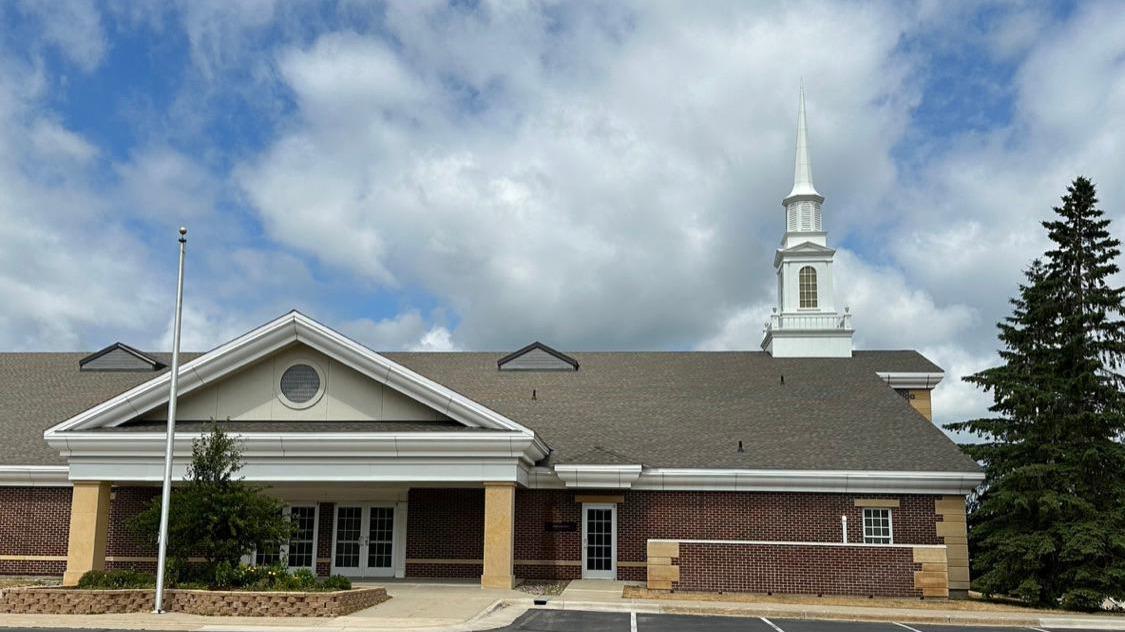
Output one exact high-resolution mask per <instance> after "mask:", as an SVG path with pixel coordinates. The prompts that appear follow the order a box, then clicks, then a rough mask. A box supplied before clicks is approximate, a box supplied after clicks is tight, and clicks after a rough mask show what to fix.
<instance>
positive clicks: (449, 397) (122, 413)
mask: <svg viewBox="0 0 1125 632" xmlns="http://www.w3.org/2000/svg"><path fill="white" fill-rule="evenodd" d="M293 342H301V343H304V344H306V345H308V346H310V347H312V348H313V349H316V350H317V351H320V352H321V353H324V354H325V355H327V356H329V357H331V358H333V359H335V360H337V361H339V362H341V363H343V364H345V365H347V366H349V367H351V368H353V369H355V370H357V371H359V372H360V373H363V374H364V375H367V376H368V377H370V378H372V379H374V380H376V381H377V382H379V383H381V384H384V385H386V386H389V387H390V388H393V389H395V390H397V391H399V392H402V393H403V394H405V395H407V396H408V397H411V398H414V399H416V400H418V401H420V402H422V403H423V404H426V405H427V406H429V407H431V408H433V409H435V410H437V411H439V412H441V413H443V414H446V415H448V416H449V417H450V418H452V419H454V420H456V421H459V422H461V423H463V424H465V425H466V426H470V427H478V428H489V429H494V430H511V431H515V432H521V433H525V434H528V435H531V434H533V433H532V431H531V430H529V429H528V428H526V427H524V426H521V425H520V424H518V423H516V422H515V421H512V420H511V419H508V418H507V417H505V416H503V415H501V414H500V413H497V412H495V411H493V410H491V409H489V408H486V407H485V406H482V405H481V404H479V403H477V402H474V401H472V400H471V399H469V398H467V397H465V396H464V395H461V394H460V393H457V392H456V391H454V390H452V389H449V388H446V387H444V386H442V385H440V384H438V383H437V382H434V381H433V380H430V379H429V378H426V377H424V376H422V375H420V374H418V373H415V372H414V371H411V370H410V369H408V368H406V367H404V366H402V365H400V364H398V363H396V362H393V361H391V360H389V359H387V358H385V357H383V356H381V355H379V354H378V353H375V352H374V351H372V350H371V349H368V348H367V347H365V346H363V345H361V344H359V343H358V342H355V341H354V340H351V339H349V338H347V337H346V336H343V335H342V334H340V333H338V332H336V331H333V330H332V329H330V328H329V327H326V326H324V325H322V324H320V323H318V322H316V321H315V320H313V319H311V318H309V317H307V316H305V315H304V314H301V313H300V312H296V311H293V312H290V313H288V314H285V315H284V316H281V317H280V318H276V319H274V320H272V321H270V322H268V323H266V324H265V325H262V326H261V327H258V328H257V329H254V330H252V331H250V332H247V333H246V334H243V335H242V336H239V337H238V338H236V339H234V340H232V341H230V342H228V343H226V344H224V345H222V346H220V347H218V348H216V349H214V350H212V351H209V352H207V353H205V354H204V355H202V356H200V357H198V358H196V359H194V360H192V361H191V362H188V363H186V364H184V365H183V366H182V367H181V368H180V379H179V391H180V395H181V396H183V395H187V394H188V393H191V392H192V391H194V390H195V389H197V388H200V387H202V386H204V385H206V384H210V383H212V382H215V381H216V380H219V379H221V378H223V377H224V376H226V375H228V374H230V373H231V372H233V371H236V370H238V369H240V368H242V367H244V366H247V365H249V364H251V363H253V362H255V361H256V360H259V359H261V358H262V357H264V356H266V355H269V354H270V353H273V352H274V351H277V350H278V349H281V348H282V347H284V346H286V345H288V344H291V343H293ZM170 380H171V374H170V373H164V374H162V375H160V376H157V377H155V378H153V379H151V380H149V381H147V382H145V383H143V384H140V385H139V386H136V387H134V388H132V389H130V390H128V391H126V392H124V393H122V394H120V395H118V396H116V397H114V398H112V399H109V400H107V401H105V402H103V403H101V404H99V405H97V406H94V407H93V408H90V409H89V410H86V411H84V412H82V413H79V414H78V415H75V416H74V417H71V418H70V419H67V420H66V421H64V422H62V423H60V424H58V425H56V426H54V427H52V428H50V429H48V430H47V431H46V432H44V433H43V434H44V438H46V439H50V438H51V436H52V435H55V434H58V433H61V432H65V431H74V430H87V429H90V428H98V427H106V426H116V425H119V424H121V423H124V422H125V421H128V420H129V419H132V418H134V417H136V416H138V415H142V414H144V413H146V412H149V411H151V410H153V409H155V408H157V407H158V406H160V405H162V404H166V403H167V398H168V383H169V381H170ZM540 443H541V442H540Z"/></svg>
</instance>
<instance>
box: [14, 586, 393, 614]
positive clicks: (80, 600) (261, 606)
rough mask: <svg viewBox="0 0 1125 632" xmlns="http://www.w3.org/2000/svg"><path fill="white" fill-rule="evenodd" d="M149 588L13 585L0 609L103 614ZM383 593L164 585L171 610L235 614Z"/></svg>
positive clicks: (128, 608) (135, 608) (363, 602)
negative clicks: (229, 590) (167, 587)
mask: <svg viewBox="0 0 1125 632" xmlns="http://www.w3.org/2000/svg"><path fill="white" fill-rule="evenodd" d="M154 599H155V597H154V595H153V591H152V590H78V589H72V588H13V589H9V590H3V591H0V612H6V613H11V614H107V613H120V612H148V611H150V610H152V604H153V601H154ZM387 599H389V597H387V591H386V590H384V589H382V588H359V589H355V590H341V591H337V592H307V593H306V592H233V591H232V592H223V591H209V590H175V589H172V590H168V591H167V593H166V597H165V602H164V604H165V608H166V609H168V610H170V611H173V612H186V613H189V614H202V615H214V616H238V617H338V616H341V615H345V614H351V613H353V612H355V611H357V610H363V609H364V608H370V607H371V606H374V605H376V604H379V603H382V602H384V601H386V600H387Z"/></svg>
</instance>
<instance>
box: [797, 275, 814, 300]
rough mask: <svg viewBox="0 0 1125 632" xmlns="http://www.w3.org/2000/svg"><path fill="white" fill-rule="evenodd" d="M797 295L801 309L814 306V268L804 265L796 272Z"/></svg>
mask: <svg viewBox="0 0 1125 632" xmlns="http://www.w3.org/2000/svg"><path fill="white" fill-rule="evenodd" d="M797 296H798V298H800V300H801V303H800V305H801V309H809V308H815V307H816V269H814V268H813V267H812V266H805V267H803V268H801V271H800V272H798V273H797Z"/></svg>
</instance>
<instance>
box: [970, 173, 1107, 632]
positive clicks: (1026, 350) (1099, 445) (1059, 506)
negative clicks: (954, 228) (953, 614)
mask: <svg viewBox="0 0 1125 632" xmlns="http://www.w3.org/2000/svg"><path fill="white" fill-rule="evenodd" d="M1096 205H1097V199H1096V197H1095V191H1094V186H1093V184H1092V183H1091V182H1090V181H1089V180H1087V179H1086V178H1082V177H1080V178H1078V179H1076V180H1075V181H1074V183H1073V184H1072V185H1071V186H1070V187H1068V189H1067V195H1066V196H1064V197H1063V204H1062V206H1061V207H1057V208H1055V209H1054V211H1055V213H1056V215H1057V217H1056V218H1055V219H1054V220H1052V221H1047V222H1043V226H1044V227H1045V228H1046V229H1047V233H1048V236H1049V237H1050V239H1051V241H1052V242H1053V248H1052V249H1051V250H1049V251H1048V252H1047V253H1046V254H1045V258H1044V260H1043V261H1038V260H1037V261H1035V262H1034V263H1033V264H1032V265H1031V267H1030V268H1029V269H1028V270H1027V271H1026V281H1025V283H1024V284H1023V285H1021V286H1020V293H1019V297H1018V298H1016V299H1013V300H1012V304H1013V307H1014V309H1013V311H1012V314H1011V316H1009V317H1007V318H1006V319H1005V320H1004V322H1001V323H1000V324H999V325H998V326H999V329H1000V334H999V338H1000V341H1001V343H1002V344H1003V347H1004V348H1003V349H1001V351H1000V357H1001V360H1002V364H1001V365H1000V366H997V367H994V368H990V369H987V370H984V371H981V372H980V373H977V374H976V375H972V376H969V377H967V378H965V379H966V380H967V381H969V382H971V383H974V384H976V385H978V386H980V387H981V388H983V389H984V390H985V391H990V392H991V393H992V395H993V398H994V401H995V403H994V404H993V406H992V407H991V408H990V410H991V412H992V413H994V416H992V417H989V418H985V419H974V420H969V421H964V422H960V423H955V424H950V426H949V427H950V428H952V429H954V430H965V431H969V432H971V433H974V434H976V435H978V436H980V437H981V438H982V439H983V440H984V442H983V443H979V444H974V445H969V446H966V450H967V451H968V452H969V454H970V455H971V456H973V457H974V458H976V459H978V460H979V461H981V462H982V463H983V464H984V465H985V468H986V472H987V478H986V480H985V484H984V486H983V488H982V490H983V491H982V492H981V494H980V497H979V499H978V502H977V504H976V506H975V507H976V508H975V510H974V511H973V512H972V513H971V514H970V517H969V527H970V541H971V546H972V549H973V555H974V563H973V569H974V575H975V576H976V581H975V585H976V587H977V588H979V589H980V590H981V591H982V592H984V593H986V594H1001V595H1014V596H1017V597H1019V598H1021V599H1023V600H1025V601H1027V602H1029V603H1033V604H1036V605H1041V606H1056V605H1062V606H1063V607H1066V608H1071V609H1082V610H1094V609H1097V608H1099V607H1100V606H1101V604H1102V602H1103V600H1104V599H1105V598H1106V597H1114V598H1118V599H1120V598H1122V597H1125V446H1123V445H1122V438H1123V437H1125V397H1123V396H1122V386H1123V385H1125V382H1123V379H1122V376H1121V374H1120V373H1119V372H1118V369H1119V367H1120V365H1121V361H1122V359H1123V358H1125V321H1123V320H1122V300H1123V298H1125V294H1123V289H1122V288H1118V287H1113V286H1111V285H1110V282H1111V277H1112V275H1114V274H1115V273H1116V272H1117V271H1118V268H1117V264H1116V259H1117V257H1118V255H1119V254H1120V251H1119V249H1118V246H1119V245H1120V244H1119V242H1118V241H1117V240H1116V239H1114V238H1112V237H1111V236H1110V234H1109V230H1108V227H1109V220H1108V219H1106V218H1105V217H1104V215H1103V213H1102V211H1101V210H1099V209H1098V208H1097V206H1096Z"/></svg>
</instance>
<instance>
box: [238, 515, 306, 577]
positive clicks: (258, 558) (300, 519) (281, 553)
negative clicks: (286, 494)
mask: <svg viewBox="0 0 1125 632" xmlns="http://www.w3.org/2000/svg"><path fill="white" fill-rule="evenodd" d="M283 513H284V515H285V516H286V517H287V518H288V519H289V521H290V522H291V523H292V525H293V530H292V531H291V532H290V535H289V541H288V542H284V543H282V544H280V545H274V546H270V547H263V548H260V549H258V550H257V551H255V552H254V556H253V559H254V564H255V565H257V566H267V565H271V564H277V563H279V562H283V563H285V565H286V566H288V567H289V568H311V569H313V570H315V569H316V514H317V511H316V505H292V506H290V507H286V508H285V509H284V511H283Z"/></svg>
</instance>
